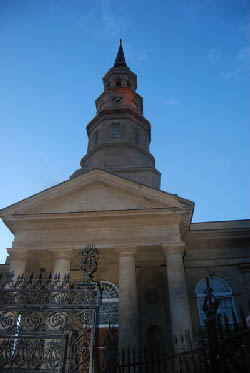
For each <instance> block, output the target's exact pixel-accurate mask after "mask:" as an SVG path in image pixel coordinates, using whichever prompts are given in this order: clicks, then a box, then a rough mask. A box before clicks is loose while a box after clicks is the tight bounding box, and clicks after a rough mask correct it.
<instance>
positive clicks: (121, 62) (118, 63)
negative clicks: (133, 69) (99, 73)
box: [114, 39, 127, 67]
mask: <svg viewBox="0 0 250 373" xmlns="http://www.w3.org/2000/svg"><path fill="white" fill-rule="evenodd" d="M122 66H127V64H126V61H125V57H124V52H123V48H122V39H120V46H119V49H118V53H117V56H116V59H115V64H114V67H122Z"/></svg>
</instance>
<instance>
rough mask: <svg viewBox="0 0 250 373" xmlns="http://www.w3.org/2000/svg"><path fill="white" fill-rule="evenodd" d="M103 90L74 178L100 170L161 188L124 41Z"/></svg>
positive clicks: (146, 124)
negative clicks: (126, 59) (86, 145)
mask: <svg viewBox="0 0 250 373" xmlns="http://www.w3.org/2000/svg"><path fill="white" fill-rule="evenodd" d="M103 84H104V91H103V92H102V93H101V95H100V96H99V97H98V98H97V99H96V101H95V104H96V109H97V113H96V116H95V118H93V119H92V120H91V122H90V123H89V124H88V125H87V134H88V138H89V142H88V150H87V154H86V155H85V156H84V157H83V158H82V160H81V163H80V164H81V168H80V169H79V170H77V171H75V172H74V174H73V175H72V176H71V178H74V177H77V176H79V175H82V174H83V173H85V172H87V171H89V170H92V169H94V168H99V169H102V170H104V171H107V172H110V173H112V174H115V175H119V176H122V177H124V178H127V179H130V180H133V181H136V182H138V183H141V184H144V185H148V186H150V187H153V188H156V189H159V188H160V176H161V175H160V173H159V171H157V170H156V169H155V160H154V157H153V155H152V154H151V153H150V151H149V144H150V141H151V125H150V123H149V121H148V120H147V119H146V118H145V117H144V116H143V98H142V97H141V96H140V95H139V94H138V93H137V92H136V89H137V76H136V74H135V73H133V72H132V71H131V70H130V69H129V68H128V66H127V64H126V61H125V57H124V52H123V49H122V41H121V40H120V46H119V50H118V53H117V57H116V60H115V64H114V66H113V67H112V68H111V69H109V71H108V72H107V73H106V74H105V75H104V77H103Z"/></svg>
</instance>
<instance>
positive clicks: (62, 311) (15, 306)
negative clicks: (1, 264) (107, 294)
mask: <svg viewBox="0 0 250 373" xmlns="http://www.w3.org/2000/svg"><path fill="white" fill-rule="evenodd" d="M97 253H98V252H97V250H96V248H95V247H94V245H88V246H87V247H86V248H85V249H83V250H81V251H80V264H81V270H84V271H85V279H84V281H82V282H71V281H70V278H69V276H68V275H66V276H64V278H63V279H62V278H61V279H60V274H56V275H55V276H54V278H52V276H48V275H45V276H44V277H42V276H41V275H40V276H33V275H26V276H24V275H19V276H18V278H17V280H16V281H14V278H15V275H14V274H13V273H10V274H8V275H7V276H6V277H4V278H2V279H1V281H0V371H1V372H10V371H13V370H14V371H15V372H27V370H32V372H35V371H39V372H43V371H46V372H48V371H50V372H83V373H89V372H92V370H91V369H92V350H93V343H94V328H95V313H96V308H97V307H98V306H99V304H100V290H99V284H98V283H97V282H91V278H92V275H93V273H94V271H95V270H96V269H97Z"/></svg>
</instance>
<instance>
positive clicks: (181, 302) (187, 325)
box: [163, 242, 192, 337]
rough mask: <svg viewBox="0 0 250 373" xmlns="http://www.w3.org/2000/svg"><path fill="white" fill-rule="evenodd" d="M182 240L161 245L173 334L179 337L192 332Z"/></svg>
mask: <svg viewBox="0 0 250 373" xmlns="http://www.w3.org/2000/svg"><path fill="white" fill-rule="evenodd" d="M184 246H185V243H184V242H180V243H174V244H169V245H168V244H167V245H164V246H163V253H164V255H165V260H166V265H167V277H168V289H169V302H170V312H171V321H172V332H173V335H174V336H175V335H176V336H177V337H179V336H180V335H182V334H183V335H184V334H185V333H186V332H187V331H189V332H190V333H191V332H192V322H191V316H190V309H189V302H188V293H187V286H186V279H185V272H184V264H183V255H184Z"/></svg>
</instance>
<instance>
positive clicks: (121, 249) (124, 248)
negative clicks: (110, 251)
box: [115, 244, 138, 257]
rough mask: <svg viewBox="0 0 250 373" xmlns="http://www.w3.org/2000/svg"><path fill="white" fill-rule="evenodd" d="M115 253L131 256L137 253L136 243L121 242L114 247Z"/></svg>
mask: <svg viewBox="0 0 250 373" xmlns="http://www.w3.org/2000/svg"><path fill="white" fill-rule="evenodd" d="M115 251H116V253H117V254H118V255H119V257H121V256H133V257H135V256H136V255H137V251H138V245H132V244H122V245H118V246H116V247H115Z"/></svg>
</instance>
